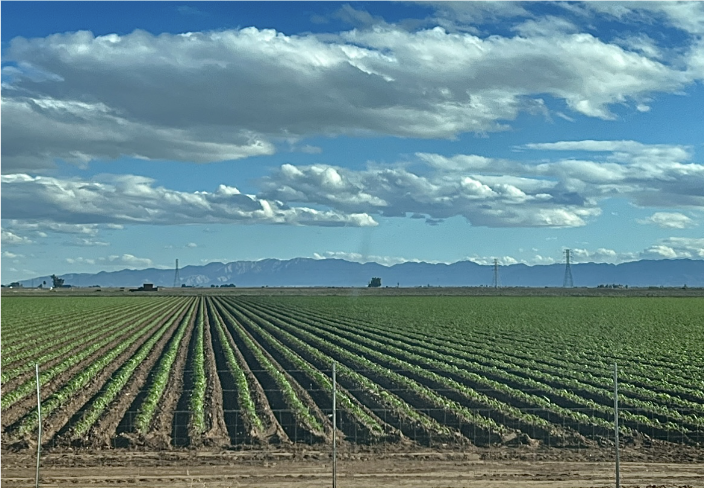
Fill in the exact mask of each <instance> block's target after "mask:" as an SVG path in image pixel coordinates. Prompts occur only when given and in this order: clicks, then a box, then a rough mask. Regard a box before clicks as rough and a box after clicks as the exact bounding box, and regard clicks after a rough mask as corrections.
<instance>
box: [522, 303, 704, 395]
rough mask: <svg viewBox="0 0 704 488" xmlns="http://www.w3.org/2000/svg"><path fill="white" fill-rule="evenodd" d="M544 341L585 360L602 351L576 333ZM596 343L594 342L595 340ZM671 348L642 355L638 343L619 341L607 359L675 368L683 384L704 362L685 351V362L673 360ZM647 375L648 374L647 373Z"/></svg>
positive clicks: (661, 327) (527, 339)
mask: <svg viewBox="0 0 704 488" xmlns="http://www.w3.org/2000/svg"><path fill="white" fill-rule="evenodd" d="M616 320H618V317H616ZM667 320H668V321H669V320H671V317H670V316H668V319H667ZM668 325H669V324H668V323H662V324H659V325H658V326H657V330H667V328H668ZM544 339H545V342H546V343H547V344H551V345H553V346H554V347H553V349H554V350H556V351H565V350H567V351H569V352H570V353H571V352H572V351H580V352H582V354H583V359H585V360H590V359H591V358H592V357H593V356H595V355H599V357H602V354H601V353H603V352H604V351H603V350H602V348H600V349H597V350H592V349H591V348H590V345H591V344H585V343H584V342H583V341H582V340H581V337H580V336H578V335H570V336H569V337H568V338H563V339H562V340H559V341H558V340H557V338H556V337H555V336H554V335H553V336H548V337H545V338H544ZM536 340H537V339H535V338H531V337H524V338H523V341H525V342H526V343H527V344H534V345H535V344H536ZM595 344H596V342H595ZM673 352H674V351H673V350H672V348H668V349H667V356H666V357H662V356H661V357H656V356H655V355H653V354H648V355H647V356H645V357H644V356H643V350H642V347H641V346H640V345H639V346H638V347H635V346H633V345H631V344H629V343H628V342H627V341H619V344H618V350H613V349H611V348H609V350H608V353H609V357H608V361H609V363H613V362H614V361H616V362H618V363H619V364H630V362H631V361H632V360H633V358H638V360H637V363H638V364H639V365H640V366H642V367H643V368H647V369H648V370H655V371H662V370H663V369H665V370H676V371H677V372H678V374H680V375H681V374H682V373H684V376H681V379H683V380H684V383H683V384H684V385H686V384H687V379H688V377H689V376H692V375H694V376H696V375H698V374H699V371H700V370H701V368H702V367H704V363H702V362H701V361H700V363H699V364H698V365H697V364H696V363H695V362H694V361H693V359H695V358H692V357H691V356H690V355H688V354H686V353H685V356H686V359H687V363H683V362H682V361H677V360H673V357H672V354H673ZM647 376H649V375H647Z"/></svg>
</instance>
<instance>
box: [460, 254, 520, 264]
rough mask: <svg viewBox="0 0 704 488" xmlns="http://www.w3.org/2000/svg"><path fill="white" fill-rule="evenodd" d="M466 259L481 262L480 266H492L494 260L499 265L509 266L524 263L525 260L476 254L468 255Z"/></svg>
mask: <svg viewBox="0 0 704 488" xmlns="http://www.w3.org/2000/svg"><path fill="white" fill-rule="evenodd" d="M467 260H468V261H472V262H473V263H477V264H481V265H482V266H493V265H494V260H496V261H497V262H498V264H499V265H500V266H510V265H512V264H518V263H521V262H522V263H524V264H526V263H525V261H519V260H518V259H516V258H514V257H512V256H479V255H477V254H473V255H472V256H469V257H468V258H467Z"/></svg>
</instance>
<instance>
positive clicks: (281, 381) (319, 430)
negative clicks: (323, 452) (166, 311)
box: [216, 302, 325, 437]
mask: <svg viewBox="0 0 704 488" xmlns="http://www.w3.org/2000/svg"><path fill="white" fill-rule="evenodd" d="M216 303H218V302H216ZM219 312H220V314H221V316H222V317H223V318H224V319H225V321H226V323H229V324H231V326H232V327H231V330H234V332H235V333H236V334H237V337H239V339H240V340H241V341H242V342H243V343H244V345H245V346H246V347H247V349H248V350H249V351H251V352H252V353H253V354H254V357H255V358H256V360H257V362H258V363H259V364H260V365H261V366H262V367H263V368H264V370H265V371H266V372H267V373H268V374H269V375H270V376H271V377H272V378H273V380H274V382H275V383H276V386H277V387H278V389H279V390H280V391H281V393H282V394H283V396H284V401H285V402H286V405H287V406H288V408H289V409H290V410H291V412H292V413H293V416H294V418H295V419H296V420H297V421H298V422H299V423H300V424H301V425H303V426H305V427H306V428H307V429H308V430H310V431H311V432H312V433H313V434H314V435H317V436H319V437H324V436H325V428H324V427H323V425H322V424H321V423H320V420H318V419H317V418H316V417H315V415H313V413H312V412H311V411H310V409H309V408H308V406H306V405H305V404H304V403H303V402H302V401H301V399H300V398H299V397H298V395H297V394H296V391H295V390H294V388H293V386H292V385H291V383H290V381H289V380H288V378H287V377H286V375H284V374H283V373H282V372H281V371H279V370H278V369H277V368H276V367H275V366H274V365H273V364H272V363H271V361H270V360H269V359H268V358H267V357H266V356H265V355H264V353H263V352H262V350H261V348H260V347H259V345H258V344H257V343H256V342H255V341H254V340H252V338H251V337H249V336H248V335H247V333H246V332H244V330H243V329H242V327H241V326H240V324H238V323H237V320H235V318H234V317H233V316H232V314H230V313H229V312H228V311H227V310H226V309H224V308H221V307H220V308H219Z"/></svg>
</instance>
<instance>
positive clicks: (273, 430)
mask: <svg viewBox="0 0 704 488" xmlns="http://www.w3.org/2000/svg"><path fill="white" fill-rule="evenodd" d="M208 302H209V303H208V305H209V306H211V305H213V302H212V301H211V300H210V299H209V300H208ZM209 313H216V314H218V317H219V318H220V320H221V322H222V323H223V324H226V323H227V320H226V319H225V318H224V317H223V316H222V314H220V312H219V311H218V310H216V309H215V308H214V305H213V308H212V309H211V308H209ZM224 329H225V330H224V332H225V336H226V337H227V340H228V342H229V344H230V347H231V348H232V350H233V352H234V354H235V359H236V360H237V363H238V364H239V367H240V368H241V369H242V371H243V372H244V374H245V376H246V377H247V385H248V386H249V394H250V396H251V398H252V400H253V401H254V404H255V408H256V412H257V416H258V417H259V419H260V420H261V421H262V423H263V424H264V431H263V432H254V431H252V432H254V436H255V439H256V441H258V442H262V443H273V444H280V443H290V442H291V439H290V438H289V437H288V435H287V434H286V432H285V431H284V429H283V427H282V426H281V424H280V423H279V422H278V421H277V420H276V417H275V416H274V412H273V411H272V408H271V405H270V404H269V400H268V398H267V396H266V394H265V392H264V388H263V387H262V385H261V384H260V383H259V381H258V380H257V377H256V376H255V375H254V373H253V372H252V370H251V368H250V365H249V363H248V362H247V360H246V359H245V358H244V356H243V355H242V352H241V351H240V349H239V347H237V344H236V343H235V340H234V339H233V337H232V334H230V331H229V330H227V327H226V326H225V328H224Z"/></svg>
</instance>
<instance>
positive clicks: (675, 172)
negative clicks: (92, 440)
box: [1, 2, 704, 283]
mask: <svg viewBox="0 0 704 488" xmlns="http://www.w3.org/2000/svg"><path fill="white" fill-rule="evenodd" d="M1 8H2V282H3V283H8V282H10V281H14V280H18V279H28V278H32V277H33V276H40V275H46V274H51V273H56V274H62V273H69V272H97V271H101V270H106V271H113V270H118V269H124V268H145V267H166V268H169V267H173V263H174V260H175V259H177V258H178V259H179V261H180V264H181V266H185V265H188V264H193V265H198V264H205V263H207V262H212V261H222V262H230V261H237V260H258V259H264V258H280V259H288V258H294V257H311V258H326V257H338V258H343V259H349V260H353V261H361V262H364V261H376V262H379V263H382V264H394V263H398V262H403V261H418V260H421V261H429V262H455V261H459V260H466V259H470V260H473V261H476V262H479V263H482V264H484V263H490V262H492V260H493V259H494V258H498V259H499V260H500V262H501V263H502V264H511V263H516V262H522V263H526V264H530V265H535V264H550V263H553V262H559V261H560V260H561V259H562V252H563V250H564V249H565V248H570V249H572V252H573V256H574V259H575V261H577V262H588V261H595V262H609V263H620V262H624V261H632V260H637V259H673V258H691V259H704V238H703V235H704V233H703V232H702V229H703V228H704V226H703V225H702V224H703V223H704V147H703V146H704V144H703V143H704V137H703V136H702V135H703V134H704V123H703V122H702V114H704V86H703V82H704V3H702V2H683V3H678V2H665V3H655V2H626V3H617V2H593V3H592V2H587V3H580V2H555V3H542V2H527V3H513V2H487V3H484V2H451V3H430V2H398V3H392V2H354V3H341V2H339V3H338V2H281V3H278V2H251V3H250V2H212V3H210V2H3V3H2V5H1Z"/></svg>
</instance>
